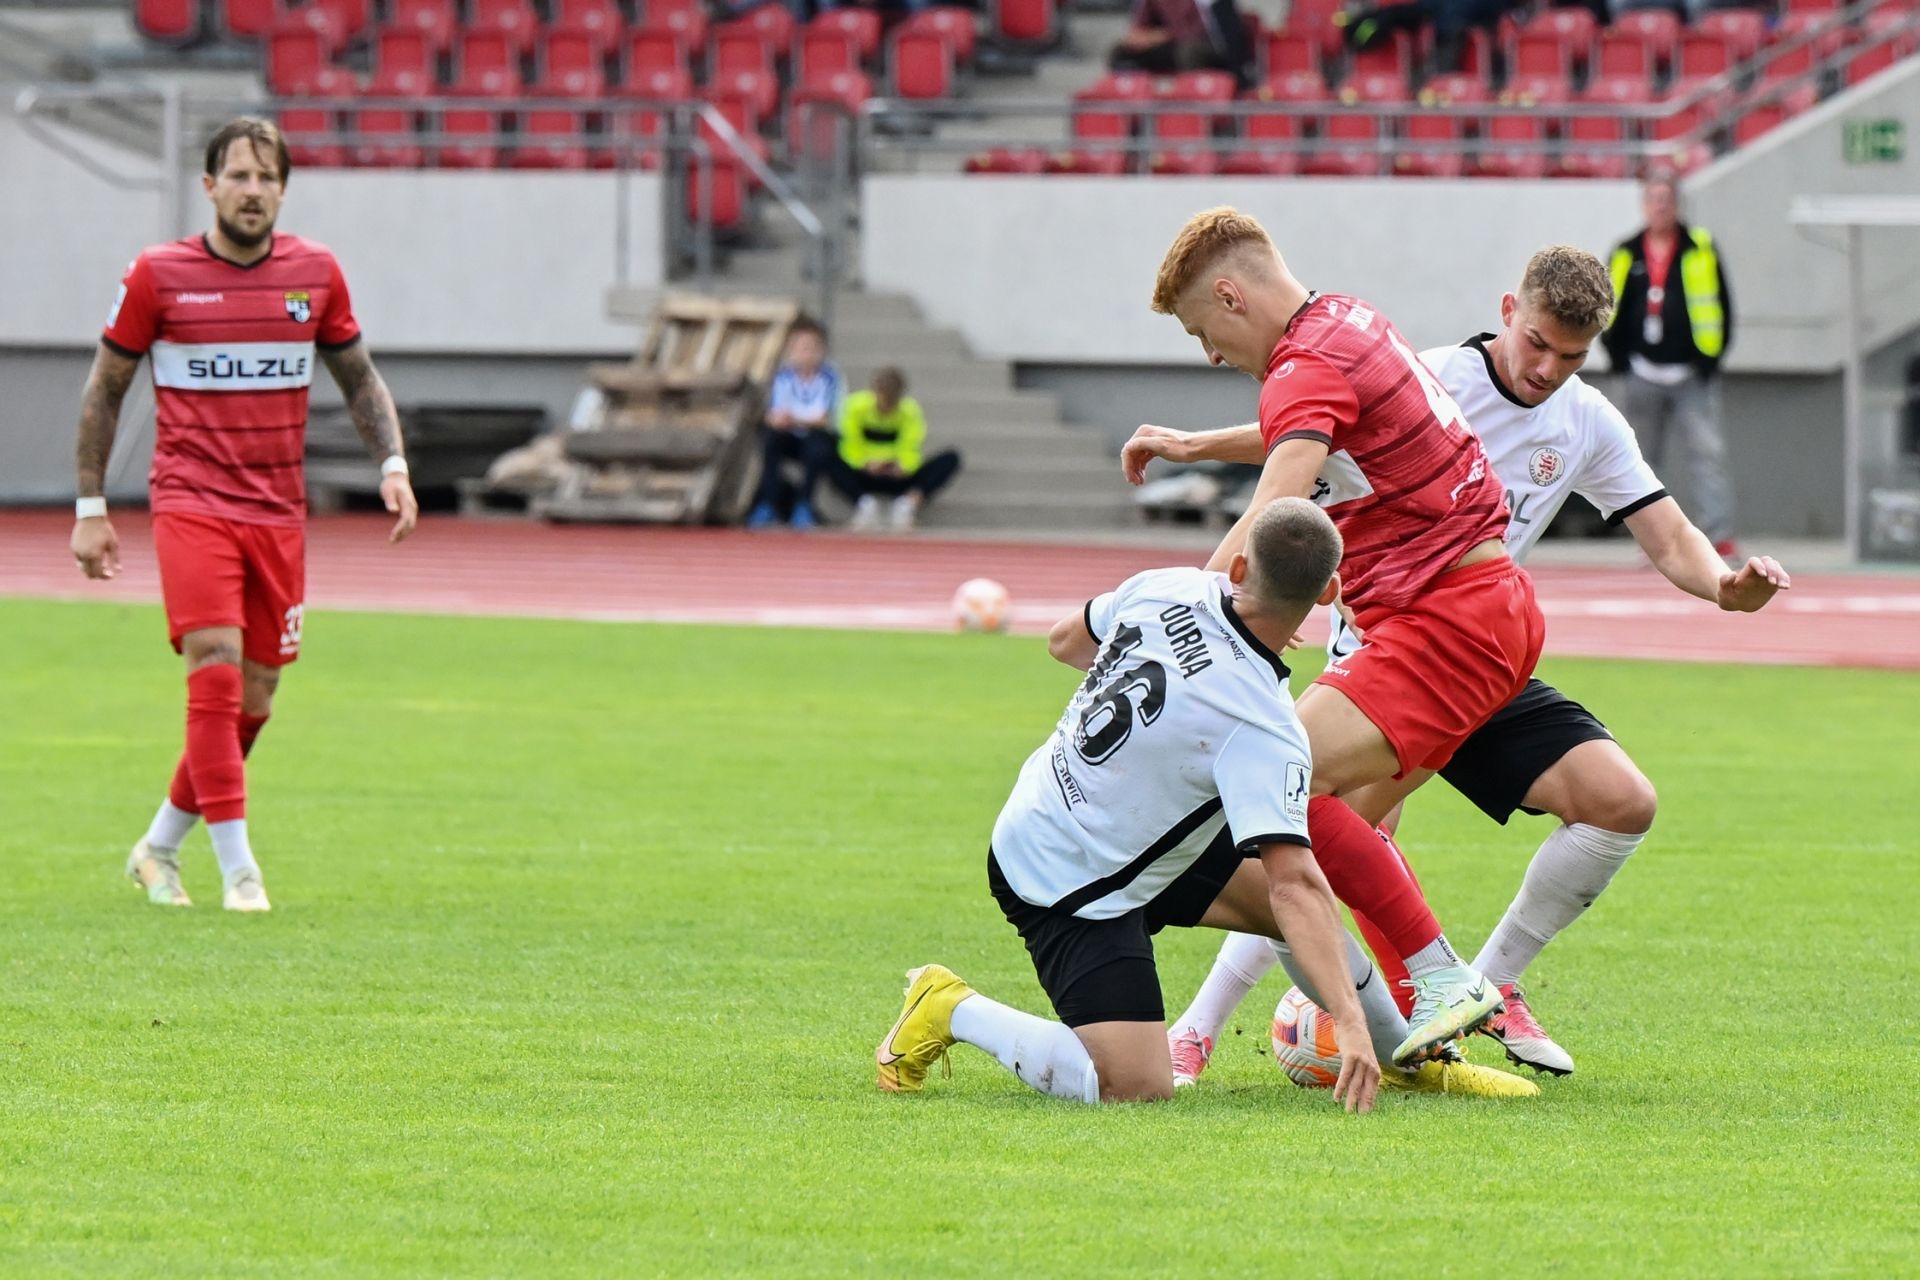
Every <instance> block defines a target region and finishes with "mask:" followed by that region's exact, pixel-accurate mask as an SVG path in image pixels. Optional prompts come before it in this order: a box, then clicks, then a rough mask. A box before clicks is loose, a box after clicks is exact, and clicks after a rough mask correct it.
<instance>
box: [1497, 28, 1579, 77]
mask: <svg viewBox="0 0 1920 1280" xmlns="http://www.w3.org/2000/svg"><path fill="white" fill-rule="evenodd" d="M1507 62H1508V66H1509V67H1510V68H1511V69H1512V70H1511V73H1510V74H1513V75H1519V76H1558V77H1559V78H1561V79H1563V80H1564V79H1567V78H1569V77H1570V76H1571V75H1572V74H1573V57H1572V55H1571V54H1569V53H1568V52H1567V47H1566V45H1564V44H1562V43H1561V42H1560V37H1559V36H1557V35H1554V34H1553V33H1551V32H1546V33H1542V32H1537V31H1534V32H1522V33H1521V34H1520V35H1519V36H1517V37H1516V38H1515V39H1514V43H1513V49H1512V51H1511V52H1510V53H1509V54H1508V58H1507Z"/></svg>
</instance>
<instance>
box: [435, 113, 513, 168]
mask: <svg viewBox="0 0 1920 1280" xmlns="http://www.w3.org/2000/svg"><path fill="white" fill-rule="evenodd" d="M504 120H505V115H504V113H502V112H499V111H478V110H468V109H456V110H447V111H442V112H441V113H440V120H439V125H440V132H441V133H443V134H445V135H446V137H445V138H444V139H442V140H441V141H440V142H439V143H438V144H437V145H436V146H435V147H434V149H433V162H434V164H436V165H438V166H439V167H440V168H442V169H497V168H499V167H500V153H501V144H502V142H503V133H502V130H503V122H504Z"/></svg>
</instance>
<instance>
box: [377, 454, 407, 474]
mask: <svg viewBox="0 0 1920 1280" xmlns="http://www.w3.org/2000/svg"><path fill="white" fill-rule="evenodd" d="M380 474H381V475H383V476H403V475H405V474H407V460H406V459H405V458H403V457H401V456H400V455H399V454H397V453H394V454H389V455H388V456H387V460H386V461H385V462H383V463H381V464H380Z"/></svg>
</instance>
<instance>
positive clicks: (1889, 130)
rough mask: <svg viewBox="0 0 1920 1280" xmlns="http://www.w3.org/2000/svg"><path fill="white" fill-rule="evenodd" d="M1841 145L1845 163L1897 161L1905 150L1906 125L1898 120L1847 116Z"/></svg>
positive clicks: (1893, 162)
mask: <svg viewBox="0 0 1920 1280" xmlns="http://www.w3.org/2000/svg"><path fill="white" fill-rule="evenodd" d="M1842 148H1843V150H1844V151H1845V153H1846V157H1847V163H1848V164H1898V163H1899V162H1900V161H1901V160H1903V159H1904V158H1905V157H1906V154H1907V127H1906V125H1905V124H1903V123H1902V122H1900V121H1898V120H1849V121H1847V122H1846V134H1845V141H1844V142H1843V144H1842Z"/></svg>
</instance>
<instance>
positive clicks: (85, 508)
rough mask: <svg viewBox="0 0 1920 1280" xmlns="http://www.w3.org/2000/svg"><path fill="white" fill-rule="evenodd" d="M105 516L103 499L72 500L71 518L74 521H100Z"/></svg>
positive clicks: (105, 501)
mask: <svg viewBox="0 0 1920 1280" xmlns="http://www.w3.org/2000/svg"><path fill="white" fill-rule="evenodd" d="M106 514H107V500H106V499H105V498H75V499H74V500H73V518H74V519H75V520H101V519H105V518H106Z"/></svg>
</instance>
